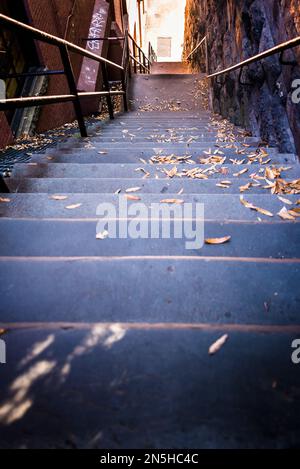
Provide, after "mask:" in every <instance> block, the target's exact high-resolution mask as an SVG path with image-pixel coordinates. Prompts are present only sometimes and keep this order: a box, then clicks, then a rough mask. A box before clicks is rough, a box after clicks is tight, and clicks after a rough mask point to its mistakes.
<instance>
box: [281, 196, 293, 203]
mask: <svg viewBox="0 0 300 469" xmlns="http://www.w3.org/2000/svg"><path fill="white" fill-rule="evenodd" d="M278 199H279V200H281V202H283V203H284V204H287V205H293V202H291V201H290V200H289V199H285V198H284V197H280V196H278Z"/></svg>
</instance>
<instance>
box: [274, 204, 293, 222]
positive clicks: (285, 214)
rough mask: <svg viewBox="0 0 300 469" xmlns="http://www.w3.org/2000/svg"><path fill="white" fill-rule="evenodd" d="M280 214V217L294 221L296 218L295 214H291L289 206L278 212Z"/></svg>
mask: <svg viewBox="0 0 300 469" xmlns="http://www.w3.org/2000/svg"><path fill="white" fill-rule="evenodd" d="M278 215H279V216H280V218H282V219H283V220H292V221H294V220H295V217H294V216H293V215H291V214H290V213H289V212H288V210H287V208H286V207H282V209H281V210H280V212H278Z"/></svg>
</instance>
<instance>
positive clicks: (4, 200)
mask: <svg viewBox="0 0 300 469" xmlns="http://www.w3.org/2000/svg"><path fill="white" fill-rule="evenodd" d="M7 202H10V199H7V198H5V197H0V203H3V204H4V203H7Z"/></svg>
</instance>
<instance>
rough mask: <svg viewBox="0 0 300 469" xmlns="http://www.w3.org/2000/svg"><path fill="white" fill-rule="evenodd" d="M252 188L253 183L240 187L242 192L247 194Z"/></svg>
mask: <svg viewBox="0 0 300 469" xmlns="http://www.w3.org/2000/svg"><path fill="white" fill-rule="evenodd" d="M250 187H252V182H249V183H248V184H245V186H240V192H246V191H247V190H248V189H250Z"/></svg>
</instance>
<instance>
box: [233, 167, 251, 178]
mask: <svg viewBox="0 0 300 469" xmlns="http://www.w3.org/2000/svg"><path fill="white" fill-rule="evenodd" d="M247 171H249V169H248V168H245V169H242V170H241V171H239V172H238V173H234V177H239V176H242V174H245V173H247Z"/></svg>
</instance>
